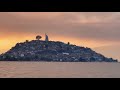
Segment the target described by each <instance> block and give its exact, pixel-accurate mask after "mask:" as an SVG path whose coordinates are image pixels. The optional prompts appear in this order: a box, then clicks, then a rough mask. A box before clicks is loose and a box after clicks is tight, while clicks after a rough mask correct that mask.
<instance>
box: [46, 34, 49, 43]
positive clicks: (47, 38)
mask: <svg viewBox="0 0 120 90" xmlns="http://www.w3.org/2000/svg"><path fill="white" fill-rule="evenodd" d="M45 41H47V42H48V41H49V37H48V35H46V33H45Z"/></svg>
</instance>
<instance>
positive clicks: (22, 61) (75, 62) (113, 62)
mask: <svg viewBox="0 0 120 90" xmlns="http://www.w3.org/2000/svg"><path fill="white" fill-rule="evenodd" d="M0 62H45V63H50V62H53V63H60V61H1V60H0ZM61 63H120V62H65V61H61Z"/></svg>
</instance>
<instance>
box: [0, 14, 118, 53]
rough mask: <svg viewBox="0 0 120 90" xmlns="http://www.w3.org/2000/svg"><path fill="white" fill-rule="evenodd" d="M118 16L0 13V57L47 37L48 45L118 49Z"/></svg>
mask: <svg viewBox="0 0 120 90" xmlns="http://www.w3.org/2000/svg"><path fill="white" fill-rule="evenodd" d="M119 19H120V13H119V12H99V13H98V12H1V13H0V53H4V52H6V51H7V50H9V49H10V48H11V47H13V46H15V44H16V43H18V42H24V41H25V40H34V39H35V36H36V35H41V36H42V40H44V38H45V37H44V35H45V33H47V34H48V35H49V38H50V40H51V41H62V42H65V43H67V42H70V43H71V44H76V45H79V46H84V47H89V48H96V47H102V46H111V45H120V42H119V38H120V20H119Z"/></svg>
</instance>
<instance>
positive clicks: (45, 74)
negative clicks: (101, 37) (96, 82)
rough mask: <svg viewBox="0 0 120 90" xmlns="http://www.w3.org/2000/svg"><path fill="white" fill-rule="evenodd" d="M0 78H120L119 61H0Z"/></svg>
mask: <svg viewBox="0 0 120 90" xmlns="http://www.w3.org/2000/svg"><path fill="white" fill-rule="evenodd" d="M0 78H120V63H87V62H85V63H83V62H82V63H81V62H2V61H1V62H0Z"/></svg>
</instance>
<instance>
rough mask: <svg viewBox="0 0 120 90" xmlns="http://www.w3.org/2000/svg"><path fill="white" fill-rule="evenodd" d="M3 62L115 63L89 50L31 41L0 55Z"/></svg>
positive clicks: (49, 42) (61, 43) (68, 45)
mask: <svg viewBox="0 0 120 90" xmlns="http://www.w3.org/2000/svg"><path fill="white" fill-rule="evenodd" d="M0 60H4V61H53V62H54V61H55V62H117V60H114V59H112V58H107V57H104V56H103V55H101V54H98V53H96V52H95V51H93V50H91V49H90V48H85V47H80V46H76V45H71V44H69V43H68V44H65V43H63V42H59V41H42V40H32V41H26V42H23V43H17V44H16V45H15V47H12V48H11V49H10V50H9V51H7V52H6V53H4V54H2V55H0Z"/></svg>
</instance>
